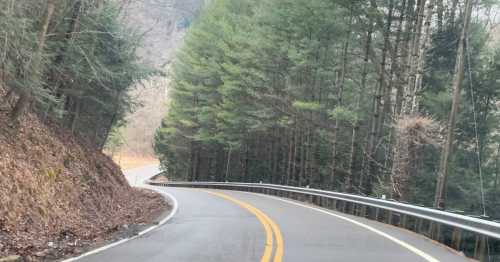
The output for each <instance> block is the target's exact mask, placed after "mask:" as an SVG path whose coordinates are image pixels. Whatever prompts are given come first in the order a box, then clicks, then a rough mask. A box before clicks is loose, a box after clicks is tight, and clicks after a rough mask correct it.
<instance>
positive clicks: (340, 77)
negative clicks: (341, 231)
mask: <svg viewBox="0 0 500 262" xmlns="http://www.w3.org/2000/svg"><path fill="white" fill-rule="evenodd" d="M352 19H353V16H352V15H351V17H350V18H349V27H348V28H349V31H348V33H347V37H346V40H345V41H344V45H343V48H342V65H341V68H340V72H338V73H337V77H336V87H337V89H338V92H337V105H336V106H339V107H340V106H342V101H343V95H344V83H345V75H346V70H347V61H348V55H347V52H348V51H349V43H350V40H351V33H350V32H351V31H350V28H351V24H352ZM339 125H340V120H339V119H338V117H337V118H336V119H335V127H334V130H333V139H332V170H331V175H330V188H331V189H334V187H335V171H336V168H337V150H338V149H337V136H338V132H339Z"/></svg>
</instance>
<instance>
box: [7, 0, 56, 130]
mask: <svg viewBox="0 0 500 262" xmlns="http://www.w3.org/2000/svg"><path fill="white" fill-rule="evenodd" d="M54 9H55V0H47V14H46V16H45V18H44V21H43V24H42V28H41V29H40V32H39V33H38V51H37V52H38V55H37V56H36V57H35V59H36V60H35V62H34V64H33V65H32V71H33V72H37V71H39V70H40V66H41V65H40V63H41V61H37V60H39V59H41V56H42V54H43V50H44V48H45V41H46V38H47V37H46V36H47V31H48V28H49V24H50V21H51V20H52V15H53V14H54ZM22 89H23V90H22V91H21V92H20V93H19V99H18V101H17V102H16V105H15V106H14V109H13V110H12V112H11V115H10V117H11V119H12V120H13V121H17V120H18V119H19V118H20V117H21V116H22V115H23V114H24V112H25V111H26V109H27V108H28V106H29V105H30V104H31V100H32V99H33V95H32V92H31V90H30V89H29V88H27V87H22Z"/></svg>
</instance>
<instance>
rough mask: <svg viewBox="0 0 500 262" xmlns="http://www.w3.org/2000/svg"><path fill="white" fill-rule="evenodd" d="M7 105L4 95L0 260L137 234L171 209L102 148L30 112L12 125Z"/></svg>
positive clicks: (32, 257)
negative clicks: (133, 184) (128, 178)
mask: <svg viewBox="0 0 500 262" xmlns="http://www.w3.org/2000/svg"><path fill="white" fill-rule="evenodd" d="M3 95H4V92H2V90H1V88H0V97H2V96H3ZM8 111H9V108H5V103H3V105H2V106H0V261H2V258H6V257H11V258H14V259H15V258H17V259H18V261H47V260H55V259H59V258H63V257H71V256H75V255H78V254H80V253H82V252H84V251H85V250H88V249H89V248H92V247H95V246H96V245H97V246H99V245H102V244H105V243H106V242H109V241H112V240H114V239H117V238H121V237H124V236H128V235H131V234H134V233H136V232H137V231H139V230H141V229H142V228H144V227H145V226H147V225H148V224H152V223H155V222H156V221H155V220H156V219H157V218H158V217H159V216H160V215H162V214H164V213H165V212H166V211H167V210H168V204H167V203H166V201H165V199H164V198H163V197H162V196H161V195H159V194H158V193H155V192H152V191H148V190H144V189H136V188H132V187H131V186H129V184H128V183H127V181H126V179H125V177H124V175H123V174H122V172H121V170H120V167H119V166H118V165H117V164H115V163H114V162H113V160H112V159H111V158H109V157H107V156H106V155H104V154H103V153H101V152H100V151H98V150H96V149H93V148H92V147H89V146H87V145H86V143H84V142H82V141H79V140H77V139H76V138H75V137H74V136H72V135H71V134H70V133H69V132H67V131H65V130H64V129H62V128H60V127H58V126H56V125H55V124H43V123H42V122H41V121H39V119H38V117H36V116H34V115H32V114H28V115H27V116H25V117H24V118H23V120H22V121H21V122H20V123H19V124H18V126H17V127H15V126H13V125H12V123H11V121H10V119H9V116H8ZM16 261H17V260H16Z"/></svg>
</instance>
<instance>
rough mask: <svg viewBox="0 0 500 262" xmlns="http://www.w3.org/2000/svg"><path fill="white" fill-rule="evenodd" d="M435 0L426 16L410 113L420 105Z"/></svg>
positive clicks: (432, 1) (414, 111) (429, 5)
mask: <svg viewBox="0 0 500 262" xmlns="http://www.w3.org/2000/svg"><path fill="white" fill-rule="evenodd" d="M434 5H435V0H430V1H429V3H428V5H427V14H426V17H425V22H424V28H423V34H424V36H423V39H422V40H421V45H420V50H419V54H418V60H417V72H416V76H415V86H414V89H413V91H412V92H413V93H412V101H411V109H410V114H415V113H416V112H417V111H418V107H419V99H418V96H419V94H418V93H419V92H420V90H422V81H423V78H424V67H425V57H426V56H425V54H426V52H427V49H428V48H429V45H430V41H431V21H432V16H433V14H434Z"/></svg>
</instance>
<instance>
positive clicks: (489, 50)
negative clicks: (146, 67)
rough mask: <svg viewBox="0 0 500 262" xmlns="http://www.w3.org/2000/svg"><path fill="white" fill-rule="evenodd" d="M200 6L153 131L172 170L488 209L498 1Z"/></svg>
mask: <svg viewBox="0 0 500 262" xmlns="http://www.w3.org/2000/svg"><path fill="white" fill-rule="evenodd" d="M210 3H211V4H210V5H209V6H208V7H206V8H205V9H204V11H203V14H202V16H201V17H200V18H199V20H198V21H197V22H196V23H195V24H194V25H193V26H192V27H191V28H190V30H189V31H188V35H187V36H186V39H185V45H184V46H183V48H182V49H181V50H180V52H179V54H178V55H177V57H176V60H175V62H174V64H173V69H172V72H171V75H172V90H171V92H170V93H169V97H170V102H169V110H168V113H167V115H166V117H165V118H164V120H163V123H162V126H161V128H160V129H158V130H157V134H156V144H155V150H156V152H157V154H158V156H159V157H160V159H161V161H162V166H163V168H164V170H165V172H166V174H167V175H168V176H169V177H170V178H173V179H183V180H216V181H247V182H259V181H263V182H269V183H279V184H288V185H296V186H307V185H309V186H311V187H315V188H326V189H333V190H338V191H345V192H352V193H358V194H364V195H372V196H381V195H383V194H385V195H387V196H388V197H390V198H394V199H398V200H401V201H409V202H412V203H417V204H424V205H428V206H432V205H435V206H437V207H441V208H443V207H445V204H446V208H451V209H460V210H464V211H466V212H474V213H476V214H486V215H491V216H496V217H499V216H500V213H499V210H500V206H499V204H498V203H499V201H498V198H500V188H499V187H500V185H499V183H500V181H499V179H500V178H499V176H498V172H499V168H500V167H499V159H498V158H499V153H500V140H499V136H498V135H499V131H500V128H499V125H498V123H499V120H500V119H499V96H500V81H499V75H500V64H499V62H498V61H499V58H500V49H499V46H498V44H497V43H496V42H495V41H493V40H494V39H496V38H497V37H495V36H494V35H493V36H492V32H494V31H493V29H494V26H495V25H496V23H497V21H494V19H493V18H494V14H495V13H497V12H498V10H499V9H498V1H480V2H477V1H471V0H384V1H380V0H370V1H353V0H349V1H344V0H333V1H332V0H284V1H276V0H258V1H255V0H251V1H250V0H248V1H247V0H220V1H211V2H210ZM492 39H493V40H492ZM438 181H439V182H438ZM440 185H442V186H440ZM444 189H446V190H444Z"/></svg>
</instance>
